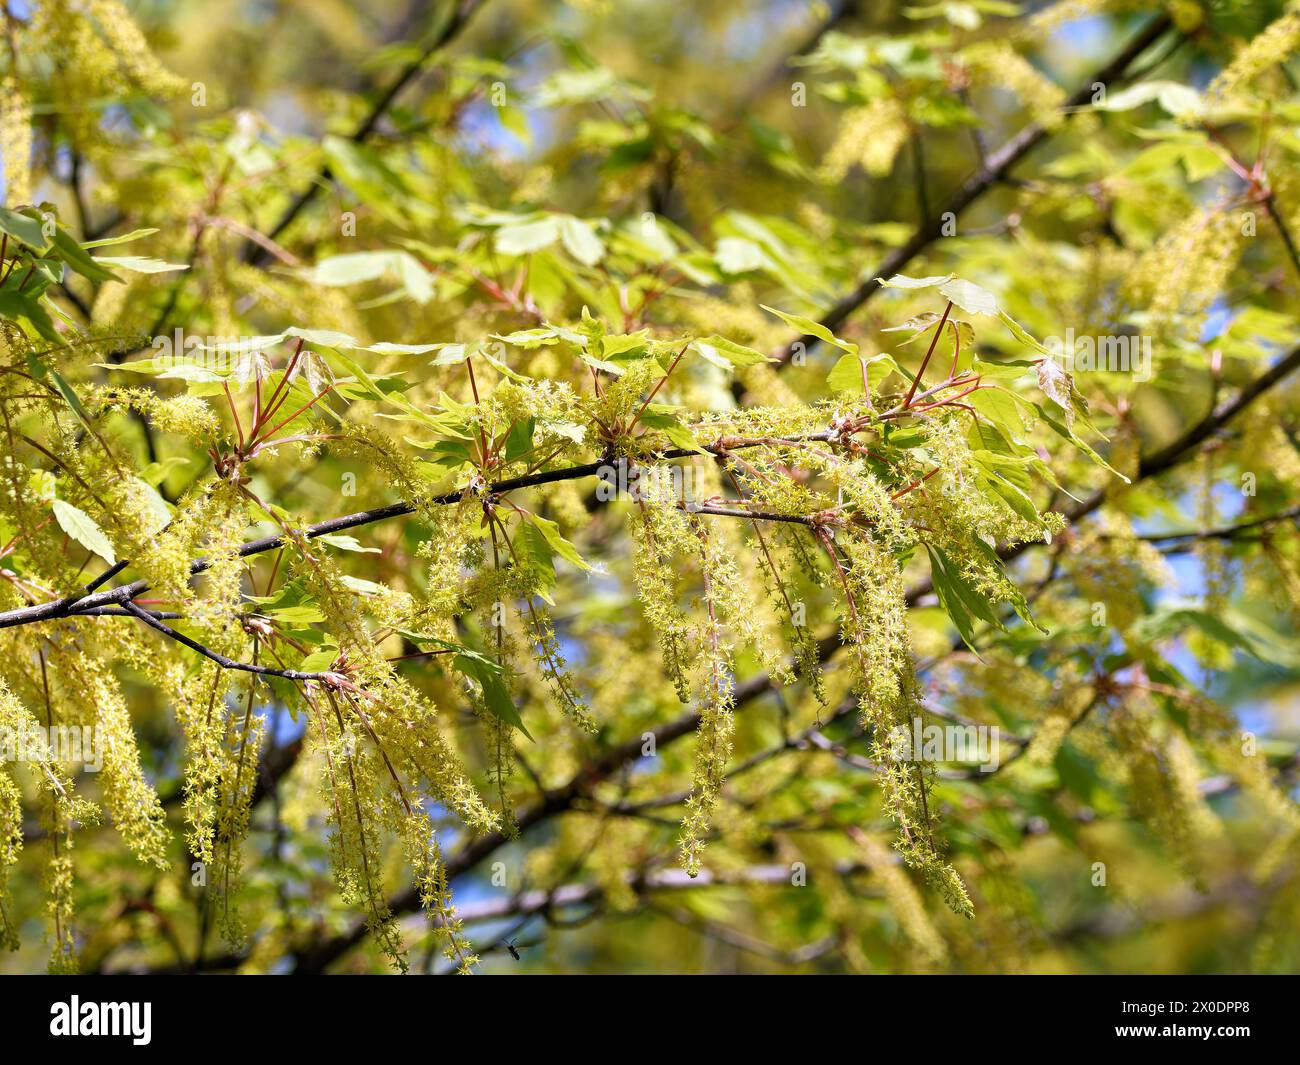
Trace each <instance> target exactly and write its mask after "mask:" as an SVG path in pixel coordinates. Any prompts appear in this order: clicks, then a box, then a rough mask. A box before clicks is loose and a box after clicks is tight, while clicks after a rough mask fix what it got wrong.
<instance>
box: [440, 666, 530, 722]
mask: <svg viewBox="0 0 1300 1065" xmlns="http://www.w3.org/2000/svg"><path fill="white" fill-rule="evenodd" d="M453 662H454V664H455V666H456V668H457V669H458V670H460V672H461V673H463V674H465V676H467V677H470V678H472V679H473V680H476V681H478V685H479V687H480V688H481V689H482V690H483V704H484V705H485V706H486V707H487V708H488V710H489V712H490V713H491V714H492V715H493V716H494V717H496V718H498V719H500V720H501V721H504V722H505V723H506V724H507V725H513V726H514V727H515V728H517V729H518V730H519V731H520V732H522V733H523V734H524V735H525V736H527V737H528V738H529V739H530V740H531V739H532V738H533V737H532V734H531V733H530V732H529V731H528V729H527V728H526V727H525V726H524V721H523V718H521V717H520V716H519V711H518V709H517V708H516V707H515V702H514V700H513V699H512V698H510V690H509V689H508V688H507V687H506V686H505V682H504V681H503V680H502V679H501V671H500V668H499V667H498V668H497V669H495V670H493V669H489V668H488V666H487V665H486V664H485V662H484V659H483V658H482V656H480V655H474V656H471V655H466V654H458V655H457V656H456V657H455V658H454V659H453ZM534 742H536V741H534Z"/></svg>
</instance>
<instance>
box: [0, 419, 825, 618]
mask: <svg viewBox="0 0 1300 1065" xmlns="http://www.w3.org/2000/svg"><path fill="white" fill-rule="evenodd" d="M832 437H833V434H832V433H831V432H830V431H827V432H823V433H813V434H810V435H808V436H803V437H800V439H801V440H805V441H815V440H822V441H826V440H830V439H832ZM747 446H751V445H750V444H748V443H745V442H741V443H737V442H735V441H730V442H728V443H727V445H726V446H725V447H723V446H721V445H718V444H713V445H708V446H705V447H704V448H703V450H704V451H706V452H708V453H710V454H714V455H720V454H724V453H725V452H726V451H727V450H735V449H737V448H740V447H747ZM697 454H699V452H697V451H687V450H686V449H684V448H673V449H670V450H668V451H664V452H662V453H661V454H660V455H659V456H658V457H659V458H660V459H679V458H688V457H690V456H692V455H697ZM609 466H610V462H609V461H607V460H604V459H601V460H598V461H596V462H586V463H583V464H581V465H579V466H564V467H562V468H560V469H556V470H545V471H540V472H537V473H530V474H525V475H524V476H522V477H511V478H508V479H506V480H503V481H496V482H494V483H493V484H490V485H488V486H487V488H486V490H485V492H486V494H487V495H502V494H504V493H506V492H511V491H514V490H516V489H519V488H533V487H536V486H538V485H543V484H554V483H555V482H557V481H571V480H577V479H579V478H583V477H592V476H595V475H596V474H598V473H600V472H601V471H602V470H605V469H607V468H608V467H609ZM466 491H468V489H462V490H460V491H456V492H446V493H444V494H443V495H440V496H434V497H432V498H431V499H428V500H426V501H425V503H424V505H426V506H445V505H447V504H450V503H456V502H459V501H460V500H461V499H462V498H464V495H465V492H466ZM417 509H418V507H417V505H416V504H414V503H406V502H401V503H390V504H389V505H388V506H385V507H376V508H374V509H373V510H363V511H358V512H357V513H355V514H344V515H341V516H340V517H337V518H330V519H329V520H327V521H322V522H318V523H317V524H315V525H309V526H308V527H307V528H305V529H303V530H301V534H302V536H304V537H305V538H307V539H309V540H310V539H315V538H316V537H319V536H327V535H329V534H331V533H337V532H343V531H344V530H346V529H356V528H359V527H361V526H363V525H373V524H374V523H375V522H379V521H386V520H388V519H389V518H397V517H402V516H403V515H406V514H413V513H415V511H416V510H417ZM746 516H747V517H748V516H749V515H746ZM284 545H285V537H283V536H267V537H264V538H262V539H260V540H250V541H249V542H248V543H246V544H243V545H242V546H241V547H240V548H239V550H238V551H237V552H236V555H237V556H238V557H239V558H248V557H249V556H250V555H258V554H261V553H263V552H265V551H274V550H275V549H276V548H279V547H283V546H284ZM128 564H129V563H128V562H126V561H122V562H119V563H117V564H116V565H115V566H114V567H112V569H110V570H109V571H106V572H105V573H102V574H100V575H99V576H98V577H97V578H95V580H94V581H92V582H91V584H90V585H88V586H87V587H88V588H89V589H93V588H94V587H96V586H98V585H99V584H101V583H102V582H103V581H104V580H106V579H107V578H108V577H109V576H112V575H114V574H116V573H120V572H121V571H122V570H123V569H124V568H125V567H126V566H127V565H128ZM211 565H212V562H211V560H210V559H207V558H198V559H195V560H194V561H193V562H191V563H190V575H191V576H195V575H197V574H199V573H203V572H205V571H206V570H207V569H208V568H209V566H211ZM148 590H149V583H148V582H147V581H144V580H138V581H132V582H131V583H130V584H123V585H121V586H120V587H117V588H112V589H109V590H108V591H104V592H94V591H92V592H90V594H87V593H86V592H82V593H80V594H78V595H72V596H67V597H65V598H63V599H55V600H52V601H51V602H48V603H38V604H37V605H35V606H30V607H21V608H19V609H17V610H9V611H6V612H5V613H2V614H0V629H5V628H13V627H14V626H16V625H30V624H32V623H33V622H38V621H50V620H53V619H56V618H66V617H76V616H79V615H82V614H85V613H90V612H92V611H94V610H95V609H96V608H98V607H102V606H120V605H123V604H125V603H127V602H129V601H130V600H132V599H135V598H136V597H137V596H140V595H142V594H144V593H145V592H147V591H148Z"/></svg>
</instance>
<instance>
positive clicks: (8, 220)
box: [0, 207, 49, 251]
mask: <svg viewBox="0 0 1300 1065" xmlns="http://www.w3.org/2000/svg"><path fill="white" fill-rule="evenodd" d="M0 233H6V234H8V235H9V236H11V237H13V238H14V239H15V240H18V241H21V242H22V243H23V244H26V245H27V246H28V247H29V248H31V249H32V250H33V251H42V250H44V249H45V248H46V247H48V246H49V241H48V240H46V239H45V230H44V229H42V228H41V223H40V222H39V221H38V220H37V219H35V218H29V217H28V216H27V215H25V214H19V213H18V212H17V211H11V210H9V208H7V207H0Z"/></svg>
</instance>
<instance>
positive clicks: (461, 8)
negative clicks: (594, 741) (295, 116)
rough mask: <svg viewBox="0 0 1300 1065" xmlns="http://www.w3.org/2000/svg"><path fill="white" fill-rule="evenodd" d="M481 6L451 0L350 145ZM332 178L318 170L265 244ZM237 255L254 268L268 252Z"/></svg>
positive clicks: (254, 244)
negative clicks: (428, 38)
mask: <svg viewBox="0 0 1300 1065" xmlns="http://www.w3.org/2000/svg"><path fill="white" fill-rule="evenodd" d="M485 2H486V0H455V6H454V8H453V10H452V13H451V17H450V18H448V19H447V21H446V22H445V23H443V25H442V26H441V27H440V28H439V30H438V32H437V33H436V34H435V35H434V37H433V39H432V40H431V41H430V42H429V44H428V45H426V46H425V48H424V50H423V51H422V52H421V53H420V55H419V57H418V58H416V59H414V60H412V61H411V62H410V63H408V64H407V65H406V66H405V67H404V68H403V70H402V72H401V73H400V74H399V75H398V76H397V78H396V79H395V80H394V81H393V83H392V84H391V85H389V86H388V88H387V89H385V90H384V91H383V93H381V94H380V96H379V98H378V99H377V100H375V102H374V104H373V105H371V108H370V111H369V112H368V113H367V114H366V117H365V118H364V119H362V121H361V124H360V125H358V126H357V128H356V129H355V130H353V131H352V135H351V137H350V138H349V139H350V140H351V141H352V142H353V143H355V144H361V143H363V142H364V141H366V140H367V139H368V138H369V137H370V135H371V134H372V133H373V132H374V131H375V129H376V128H377V127H378V126H379V123H380V121H382V119H383V117H384V115H385V114H387V113H388V109H389V108H390V107H391V106H392V105H393V102H394V101H395V100H396V99H397V97H398V96H400V95H401V94H402V92H403V91H404V90H405V89H406V87H407V86H408V85H410V83H411V82H412V81H414V80H415V78H416V77H417V76H418V75H419V73H420V72H421V71H422V70H423V69H424V68H425V66H426V65H427V64H428V62H429V60H430V59H432V58H433V57H434V56H435V55H436V54H437V53H438V52H439V51H441V50H442V49H443V48H444V47H445V46H446V45H448V44H449V43H450V42H451V41H452V40H453V39H454V38H455V37H456V36H457V35H458V34H459V33H460V32H461V30H463V29H464V28H465V27H466V26H467V25H468V24H469V21H470V19H471V18H473V17H474V13H475V12H476V11H478V9H479V8H480V7H482V6H483V4H484V3H485ZM332 177H333V175H332V173H331V172H330V168H329V166H328V165H326V166H322V167H321V168H320V170H319V171H317V173H316V175H315V176H314V177H313V178H312V181H311V183H310V184H309V185H308V186H307V187H306V188H305V189H303V190H302V192H300V193H299V194H298V195H297V196H296V197H294V199H293V201H292V202H291V203H290V204H289V206H288V207H287V208H285V210H284V213H283V214H281V215H280V218H279V220H278V221H277V222H276V223H275V225H273V226H272V227H271V228H270V230H269V231H268V232H267V233H266V240H268V241H274V240H275V239H276V238H277V237H278V236H279V235H280V234H281V233H283V232H284V231H285V230H286V229H287V228H288V227H289V226H290V225H291V224H292V223H293V220H294V219H295V218H297V217H298V215H299V214H301V213H302V211H303V209H304V208H305V207H306V206H307V205H308V204H309V203H311V202H312V200H314V199H315V198H316V197H317V195H319V193H320V191H321V189H322V188H324V187H325V183H326V182H327V181H329V180H330V179H331V178H332ZM241 255H242V258H243V259H244V261H245V262H249V263H253V264H254V265H258V264H261V263H262V262H265V261H266V259H267V258H268V256H269V255H270V252H269V251H268V250H267V248H266V245H265V243H263V242H258V241H251V240H250V241H247V242H245V244H244V248H243V251H242V253H241Z"/></svg>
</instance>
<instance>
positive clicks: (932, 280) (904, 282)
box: [876, 274, 954, 289]
mask: <svg viewBox="0 0 1300 1065" xmlns="http://www.w3.org/2000/svg"><path fill="white" fill-rule="evenodd" d="M953 277H954V275H953V274H943V275H942V276H939V275H935V276H933V277H908V276H907V275H906V274H895V275H894V276H893V277H891V278H889V279H888V280H886V279H885V278H883V277H878V278H876V280H877V281H878V282H879V283H880V286H881V288H909V289H910V288H934V287H935V286H937V285H942V284H944V283H945V282H948V281H951V280H953Z"/></svg>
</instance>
